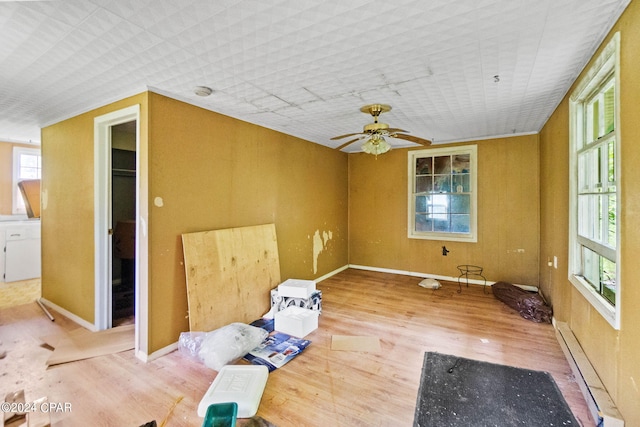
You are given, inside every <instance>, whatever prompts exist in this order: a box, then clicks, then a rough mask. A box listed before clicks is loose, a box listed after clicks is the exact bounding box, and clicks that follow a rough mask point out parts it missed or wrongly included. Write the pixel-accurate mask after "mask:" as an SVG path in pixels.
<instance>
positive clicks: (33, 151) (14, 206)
mask: <svg viewBox="0 0 640 427" xmlns="http://www.w3.org/2000/svg"><path fill="white" fill-rule="evenodd" d="M21 154H29V155H37V156H41V150H40V149H39V148H25V147H13V174H12V180H13V185H12V186H11V213H12V214H13V215H26V213H27V210H26V208H23V209H18V197H22V196H21V195H20V190H19V189H18V182H20V181H21V179H20V176H19V175H20V155H21Z"/></svg>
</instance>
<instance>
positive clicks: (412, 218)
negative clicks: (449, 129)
mask: <svg viewBox="0 0 640 427" xmlns="http://www.w3.org/2000/svg"><path fill="white" fill-rule="evenodd" d="M460 154H468V155H469V156H470V159H469V161H470V168H471V171H470V173H469V178H470V186H469V187H470V189H469V192H468V194H469V196H470V212H469V215H470V219H469V222H470V223H469V232H468V233H455V232H440V231H416V194H417V193H416V192H415V185H416V160H417V159H419V158H423V157H438V156H448V155H451V156H452V155H460ZM407 163H408V167H407V170H408V189H407V190H408V191H407V193H408V203H407V207H408V209H407V210H408V215H407V236H408V237H409V238H410V239H423V240H444V241H454V242H469V243H476V242H477V240H478V203H477V202H478V200H477V198H478V197H477V195H478V146H477V145H460V146H454V147H436V148H425V149H421V150H412V151H409V152H408V162H407ZM453 193H454V192H449V193H447V194H453Z"/></svg>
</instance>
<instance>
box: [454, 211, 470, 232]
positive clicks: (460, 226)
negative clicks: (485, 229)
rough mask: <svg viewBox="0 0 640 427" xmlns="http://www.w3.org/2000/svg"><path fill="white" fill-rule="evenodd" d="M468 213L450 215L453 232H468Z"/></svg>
mask: <svg viewBox="0 0 640 427" xmlns="http://www.w3.org/2000/svg"><path fill="white" fill-rule="evenodd" d="M470 221H471V216H470V215H451V231H453V232H454V233H468V232H469V230H470V229H471V226H470V224H471V222H470Z"/></svg>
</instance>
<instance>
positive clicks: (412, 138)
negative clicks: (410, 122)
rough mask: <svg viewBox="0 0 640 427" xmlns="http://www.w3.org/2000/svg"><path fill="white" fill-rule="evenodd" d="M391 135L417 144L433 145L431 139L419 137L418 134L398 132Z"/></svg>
mask: <svg viewBox="0 0 640 427" xmlns="http://www.w3.org/2000/svg"><path fill="white" fill-rule="evenodd" d="M391 136H392V137H393V138H398V139H404V140H407V141H411V142H415V143H416V144H420V145H431V141H429V140H428V139H424V138H418V137H417V136H413V135H405V134H402V133H398V134H395V135H391Z"/></svg>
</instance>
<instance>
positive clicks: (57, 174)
mask: <svg viewBox="0 0 640 427" xmlns="http://www.w3.org/2000/svg"><path fill="white" fill-rule="evenodd" d="M135 104H141V110H142V111H143V113H144V111H146V95H144V94H143V95H137V96H134V97H131V98H127V99H124V100H122V101H118V102H116V103H114V104H110V105H108V106H105V107H102V108H99V109H97V110H93V111H91V112H88V113H85V114H82V115H80V116H77V117H74V118H71V119H69V120H65V121H63V122H60V123H57V124H54V125H51V126H48V127H46V128H43V129H42V217H41V227H42V296H43V297H44V298H45V299H47V300H48V301H51V302H53V303H54V304H57V305H59V306H60V307H62V308H64V309H66V310H68V311H70V312H71V313H73V314H75V315H77V316H79V317H80V318H82V319H84V320H86V321H87V322H90V323H94V316H95V312H94V308H95V307H94V293H95V292H94V291H95V285H94V256H95V251H94V247H95V242H94V231H93V230H94V191H93V190H94V179H93V176H94V152H93V151H94V150H93V146H94V129H93V127H94V118H95V117H97V116H101V115H103V114H106V113H109V112H112V111H116V110H120V109H122V108H126V107H128V106H131V105H135ZM143 116H144V114H143ZM143 119H144V117H143ZM142 137H144V135H143V136H142Z"/></svg>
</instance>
